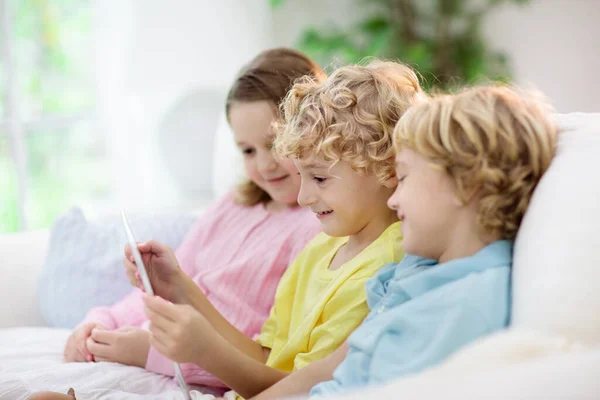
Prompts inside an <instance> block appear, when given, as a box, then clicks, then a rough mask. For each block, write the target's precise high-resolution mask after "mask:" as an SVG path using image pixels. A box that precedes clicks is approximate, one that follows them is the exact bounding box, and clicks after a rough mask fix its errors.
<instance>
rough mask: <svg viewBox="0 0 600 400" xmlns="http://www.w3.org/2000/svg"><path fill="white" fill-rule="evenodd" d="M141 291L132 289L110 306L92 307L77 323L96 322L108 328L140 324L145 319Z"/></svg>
mask: <svg viewBox="0 0 600 400" xmlns="http://www.w3.org/2000/svg"><path fill="white" fill-rule="evenodd" d="M142 293H143V292H142V291H141V290H139V289H133V290H132V291H131V293H129V294H128V295H127V296H125V298H123V299H122V300H120V301H118V302H117V303H115V304H114V305H112V306H102V307H96V308H92V309H91V310H90V311H89V312H88V314H87V315H86V317H85V319H84V320H83V321H82V322H81V323H80V324H79V325H82V324H84V323H88V322H96V323H99V324H102V325H104V326H105V327H106V328H108V329H119V328H122V327H124V326H140V325H141V324H142V323H143V322H144V321H145V320H146V315H145V314H144V303H143V301H142Z"/></svg>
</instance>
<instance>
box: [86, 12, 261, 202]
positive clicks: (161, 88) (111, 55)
mask: <svg viewBox="0 0 600 400" xmlns="http://www.w3.org/2000/svg"><path fill="white" fill-rule="evenodd" d="M95 8H96V21H95V25H96V27H97V40H96V57H97V82H98V85H97V90H98V110H99V116H100V120H101V121H102V123H103V128H104V130H105V132H106V133H107V135H108V142H109V146H110V149H109V150H110V153H111V157H112V160H113V162H112V164H111V166H110V168H112V175H113V177H114V182H115V193H117V202H118V203H119V204H120V205H122V206H125V207H135V208H136V209H145V208H157V207H161V208H171V207H173V208H174V207H177V208H182V207H184V208H185V207H188V206H189V207H190V208H193V207H196V206H198V203H199V202H200V203H201V202H204V201H206V200H207V198H209V197H210V196H211V193H210V185H211V184H212V170H211V168H212V156H213V147H214V145H215V143H214V135H215V131H216V129H217V124H218V117H219V115H220V114H221V113H222V111H223V109H224V99H225V95H226V91H227V89H228V87H229V85H230V83H231V82H232V80H233V78H234V76H235V74H236V73H237V71H238V70H239V68H240V67H241V66H242V65H243V64H244V63H246V62H247V61H249V60H250V58H252V57H253V56H254V55H256V54H257V53H258V52H259V51H261V50H262V49H264V48H266V47H269V46H270V45H271V42H270V40H271V37H272V34H271V25H270V21H271V15H270V9H269V8H268V3H267V1H266V0H245V1H243V2H240V1H236V0H220V1H213V0H177V1H176V2H166V1H164V0H128V1H119V0H96V1H95ZM107 167H108V166H107Z"/></svg>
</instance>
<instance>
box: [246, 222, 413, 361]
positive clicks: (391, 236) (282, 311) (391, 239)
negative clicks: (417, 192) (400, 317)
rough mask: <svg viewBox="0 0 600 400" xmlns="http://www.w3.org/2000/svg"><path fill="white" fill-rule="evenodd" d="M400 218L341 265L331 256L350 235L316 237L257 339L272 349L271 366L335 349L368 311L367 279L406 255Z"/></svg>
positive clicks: (316, 357)
mask: <svg viewBox="0 0 600 400" xmlns="http://www.w3.org/2000/svg"><path fill="white" fill-rule="evenodd" d="M401 240H402V236H401V234H400V222H396V223H394V224H392V225H390V226H389V227H388V228H387V229H386V230H385V231H384V232H383V233H382V234H381V236H379V238H377V239H376V240H375V241H374V242H373V243H371V244H370V245H369V246H368V247H367V248H365V249H364V250H363V251H362V252H361V253H359V254H358V255H357V256H356V257H354V258H353V259H352V260H350V261H348V262H346V263H345V264H344V265H342V266H341V267H340V268H338V269H336V270H335V271H332V270H330V269H329V265H330V263H331V260H332V259H333V257H334V256H335V254H336V253H337V252H338V250H339V249H340V248H341V247H342V246H343V245H344V244H346V242H347V241H348V238H347V237H342V238H335V237H331V236H327V235H326V234H324V233H321V234H319V235H318V236H317V237H315V238H314V239H313V240H312V241H311V242H310V243H309V244H308V245H307V246H306V248H305V249H304V250H303V251H302V252H301V253H300V254H299V255H298V257H297V258H296V260H295V261H294V262H293V263H292V265H291V266H290V267H289V268H288V270H287V271H286V272H285V274H284V276H283V278H282V279H281V282H280V283H279V286H278V287H277V294H276V295H275V304H274V306H273V308H272V309H271V315H270V316H269V319H268V320H267V321H266V322H265V324H264V325H263V328H262V331H261V334H260V336H259V339H258V340H259V343H260V344H261V345H262V346H264V347H268V348H270V349H271V354H270V355H269V359H268V360H267V365H268V366H270V367H273V368H277V369H280V370H282V371H286V372H292V371H294V370H297V369H300V368H303V367H305V366H306V365H307V364H310V363H311V362H314V361H317V360H320V359H322V358H324V357H326V356H327V355H329V354H330V353H332V352H333V351H335V350H336V349H337V348H338V347H339V346H340V345H341V344H342V343H344V341H345V340H346V339H347V337H348V336H349V335H350V333H352V331H354V329H356V328H357V327H358V326H359V325H360V324H361V322H362V321H363V319H364V318H365V317H366V316H367V314H368V312H369V308H368V306H367V303H366V290H365V283H366V281H367V280H369V279H370V278H371V277H372V276H373V275H375V273H376V272H377V271H378V270H379V269H380V268H381V267H383V266H384V265H385V264H387V263H390V262H398V261H399V260H400V259H401V257H402V255H403V254H402V249H401Z"/></svg>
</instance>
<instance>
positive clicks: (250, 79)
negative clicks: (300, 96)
mask: <svg viewBox="0 0 600 400" xmlns="http://www.w3.org/2000/svg"><path fill="white" fill-rule="evenodd" d="M305 75H308V76H312V77H313V79H315V80H316V81H322V80H324V79H325V73H324V72H323V71H322V70H321V68H320V67H319V66H318V65H317V64H316V63H315V62H313V61H312V60H311V59H310V58H308V56H306V55H304V54H303V53H301V52H299V51H296V50H293V49H288V48H276V49H270V50H265V51H263V52H261V53H260V54H258V55H257V56H256V57H254V59H252V60H251V61H250V62H249V63H248V64H247V65H246V66H245V67H244V68H243V69H242V70H241V71H240V72H239V74H238V76H237V78H236V79H235V81H234V82H233V84H232V85H231V88H230V89H229V93H228V94H227V101H226V103H225V111H226V114H227V119H228V120H229V113H230V111H231V108H232V107H233V106H234V105H235V104H236V103H248V102H255V101H263V100H264V101H268V102H271V103H272V104H273V106H274V107H277V106H279V103H281V101H282V100H283V99H284V98H285V95H286V94H287V92H288V90H290V88H291V87H292V85H293V84H294V82H295V81H296V80H298V79H300V78H301V77H303V76H305ZM265 134H266V132H265ZM236 189H237V190H236V193H235V197H234V199H235V201H236V202H237V203H239V204H242V205H246V206H254V205H256V204H259V203H268V202H269V201H270V200H271V196H269V194H268V193H267V192H265V191H264V190H263V189H261V188H260V187H259V186H258V185H257V184H256V183H254V181H252V180H251V179H249V178H246V179H245V180H244V181H243V182H242V183H240V184H239V185H238V186H237V188H236Z"/></svg>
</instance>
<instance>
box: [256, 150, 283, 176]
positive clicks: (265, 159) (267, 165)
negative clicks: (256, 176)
mask: <svg viewBox="0 0 600 400" xmlns="http://www.w3.org/2000/svg"><path fill="white" fill-rule="evenodd" d="M277 165H278V164H277V161H275V158H274V157H273V156H272V155H270V154H265V155H263V156H262V157H261V158H260V161H259V164H258V167H259V168H260V171H261V172H271V171H274V170H276V169H277Z"/></svg>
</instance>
